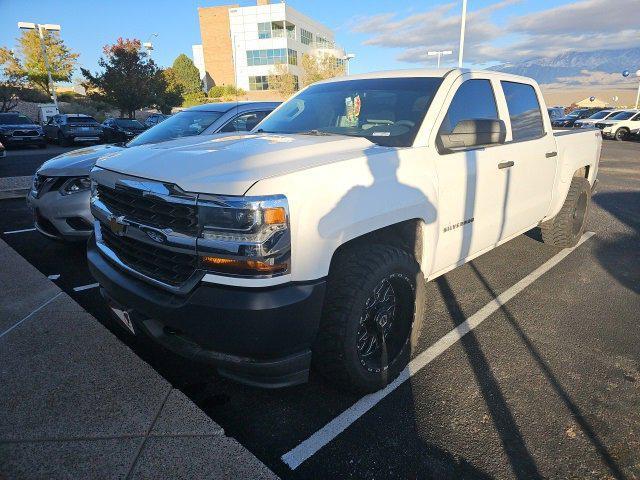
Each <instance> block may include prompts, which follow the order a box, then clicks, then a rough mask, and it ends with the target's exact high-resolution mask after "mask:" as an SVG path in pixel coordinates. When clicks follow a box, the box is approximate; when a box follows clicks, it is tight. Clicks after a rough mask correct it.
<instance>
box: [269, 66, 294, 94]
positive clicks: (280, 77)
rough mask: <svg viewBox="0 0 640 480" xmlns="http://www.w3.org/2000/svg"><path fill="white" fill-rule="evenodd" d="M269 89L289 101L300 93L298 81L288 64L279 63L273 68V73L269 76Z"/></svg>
mask: <svg viewBox="0 0 640 480" xmlns="http://www.w3.org/2000/svg"><path fill="white" fill-rule="evenodd" d="M269 88H270V89H273V90H275V91H277V92H278V93H279V94H280V95H281V96H282V98H284V99H287V98H289V97H290V96H291V95H293V94H294V93H296V92H297V91H298V79H297V78H296V76H295V75H294V74H293V73H291V72H290V71H289V67H288V66H287V65H286V64H284V63H278V64H277V65H275V66H274V67H273V73H271V74H270V75H269Z"/></svg>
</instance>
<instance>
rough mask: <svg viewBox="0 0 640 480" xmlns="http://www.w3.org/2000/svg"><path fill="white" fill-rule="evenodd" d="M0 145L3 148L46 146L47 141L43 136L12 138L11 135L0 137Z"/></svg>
mask: <svg viewBox="0 0 640 480" xmlns="http://www.w3.org/2000/svg"><path fill="white" fill-rule="evenodd" d="M0 143H2V144H3V145H4V146H16V145H46V143H47V141H46V139H45V137H44V136H43V135H37V136H17V137H14V136H13V135H0Z"/></svg>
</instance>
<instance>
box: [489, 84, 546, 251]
mask: <svg viewBox="0 0 640 480" xmlns="http://www.w3.org/2000/svg"><path fill="white" fill-rule="evenodd" d="M499 83H500V88H498V90H499V96H498V99H499V101H501V102H504V103H505V106H506V110H507V112H508V118H507V122H506V123H507V143H506V144H505V145H503V146H502V147H501V148H502V153H503V155H504V157H505V158H508V159H509V160H511V161H512V162H513V165H511V166H510V167H508V168H507V169H505V170H504V171H505V173H506V179H505V198H504V220H503V222H504V225H503V227H502V228H501V232H500V239H504V238H508V237H511V236H513V235H515V234H517V233H520V232H522V231H524V230H526V229H528V228H529V227H531V226H534V225H536V224H537V223H538V222H539V221H540V220H542V218H543V217H544V216H545V215H546V213H547V211H548V209H549V205H550V203H551V196H552V190H553V184H554V180H555V175H556V170H557V164H558V152H557V150H556V142H555V139H554V137H553V134H552V130H551V125H550V124H549V122H548V120H547V119H546V118H545V116H544V115H543V114H542V110H541V108H540V105H541V104H540V100H539V92H538V91H537V90H536V88H534V86H533V85H531V84H527V83H519V82H514V81H505V80H501V81H500V82H499Z"/></svg>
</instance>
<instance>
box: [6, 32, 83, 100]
mask: <svg viewBox="0 0 640 480" xmlns="http://www.w3.org/2000/svg"><path fill="white" fill-rule="evenodd" d="M44 44H45V47H46V49H47V58H48V60H49V68H50V69H51V77H52V78H53V81H54V82H68V81H70V80H71V76H72V75H73V71H74V69H75V67H76V62H77V59H78V54H77V53H72V52H71V50H69V48H68V47H67V46H66V45H65V44H64V41H63V40H62V39H61V38H60V35H59V34H58V32H50V31H45V32H44ZM12 62H13V64H12V67H11V69H12V70H13V71H14V73H15V74H19V75H20V76H22V78H24V79H25V80H26V81H27V82H29V83H30V84H31V85H33V86H34V87H36V88H39V89H40V90H42V91H44V92H45V93H47V95H51V85H49V77H48V75H47V68H46V66H45V63H44V56H43V55H42V47H41V44H40V36H39V34H38V32H37V31H36V30H23V31H22V35H21V36H20V38H18V46H17V48H16V55H14V56H13V60H12Z"/></svg>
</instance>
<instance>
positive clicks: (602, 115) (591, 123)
mask: <svg viewBox="0 0 640 480" xmlns="http://www.w3.org/2000/svg"><path fill="white" fill-rule="evenodd" d="M622 111H623V110H600V111H599V112H596V113H594V114H593V115H591V116H590V117H589V118H584V119H582V120H576V122H575V123H574V124H573V127H574V128H594V127H595V126H596V123H598V122H601V121H604V120H606V119H608V118H611V117H613V116H615V115H617V114H618V113H620V112H622Z"/></svg>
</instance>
